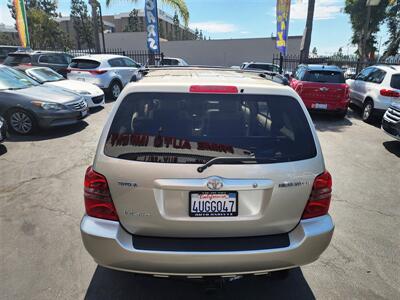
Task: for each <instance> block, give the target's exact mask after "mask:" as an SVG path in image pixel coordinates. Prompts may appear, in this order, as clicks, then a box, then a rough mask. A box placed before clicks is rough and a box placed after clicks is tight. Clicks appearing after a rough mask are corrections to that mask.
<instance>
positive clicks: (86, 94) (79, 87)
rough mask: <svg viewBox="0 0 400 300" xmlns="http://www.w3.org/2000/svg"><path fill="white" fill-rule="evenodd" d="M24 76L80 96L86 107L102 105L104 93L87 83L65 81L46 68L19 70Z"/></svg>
mask: <svg viewBox="0 0 400 300" xmlns="http://www.w3.org/2000/svg"><path fill="white" fill-rule="evenodd" d="M19 70H21V71H23V72H25V74H26V75H28V76H29V77H31V78H33V79H35V80H36V81H38V82H40V83H42V84H44V85H51V86H58V87H60V88H63V89H64V90H68V91H70V92H74V93H77V94H80V95H81V96H82V97H83V98H85V100H86V102H87V104H88V107H89V108H91V107H96V106H101V105H104V103H105V99H104V92H103V91H102V89H100V88H99V87H97V86H96V85H94V84H91V83H89V82H82V81H77V80H69V79H65V78H64V77H63V76H62V75H60V74H58V73H57V72H55V71H53V70H52V69H50V68H47V67H33V68H19Z"/></svg>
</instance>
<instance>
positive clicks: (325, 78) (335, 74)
mask: <svg viewBox="0 0 400 300" xmlns="http://www.w3.org/2000/svg"><path fill="white" fill-rule="evenodd" d="M303 81H310V82H324V83H345V79H344V75H343V72H339V71H308V72H307V74H306V76H305V77H304V79H303Z"/></svg>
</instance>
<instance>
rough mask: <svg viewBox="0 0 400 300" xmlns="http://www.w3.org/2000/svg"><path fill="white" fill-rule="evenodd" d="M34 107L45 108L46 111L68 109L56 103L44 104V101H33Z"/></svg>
mask: <svg viewBox="0 0 400 300" xmlns="http://www.w3.org/2000/svg"><path fill="white" fill-rule="evenodd" d="M31 103H32V104H33V105H35V106H37V107H40V108H43V109H45V110H62V109H66V107H65V106H64V105H62V104H59V103H55V102H44V101H32V102H31Z"/></svg>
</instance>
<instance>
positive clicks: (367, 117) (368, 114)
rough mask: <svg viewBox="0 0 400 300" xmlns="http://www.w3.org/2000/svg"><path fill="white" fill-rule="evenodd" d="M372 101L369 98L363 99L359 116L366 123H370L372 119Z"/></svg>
mask: <svg viewBox="0 0 400 300" xmlns="http://www.w3.org/2000/svg"><path fill="white" fill-rule="evenodd" d="M374 113H375V111H374V102H373V101H372V100H371V99H367V100H365V101H364V104H363V109H362V112H361V118H362V120H363V121H364V122H366V123H371V122H372V121H373V120H374Z"/></svg>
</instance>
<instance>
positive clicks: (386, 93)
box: [380, 89, 400, 98]
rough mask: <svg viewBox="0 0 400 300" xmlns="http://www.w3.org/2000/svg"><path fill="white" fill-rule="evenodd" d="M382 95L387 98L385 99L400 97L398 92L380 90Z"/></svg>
mask: <svg viewBox="0 0 400 300" xmlns="http://www.w3.org/2000/svg"><path fill="white" fill-rule="evenodd" d="M380 94H381V95H382V96H385V97H393V98H397V97H400V93H399V92H396V91H393V90H387V89H382V90H380Z"/></svg>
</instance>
